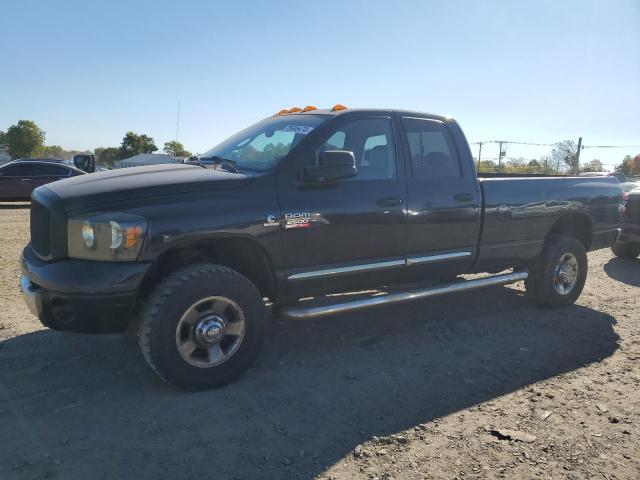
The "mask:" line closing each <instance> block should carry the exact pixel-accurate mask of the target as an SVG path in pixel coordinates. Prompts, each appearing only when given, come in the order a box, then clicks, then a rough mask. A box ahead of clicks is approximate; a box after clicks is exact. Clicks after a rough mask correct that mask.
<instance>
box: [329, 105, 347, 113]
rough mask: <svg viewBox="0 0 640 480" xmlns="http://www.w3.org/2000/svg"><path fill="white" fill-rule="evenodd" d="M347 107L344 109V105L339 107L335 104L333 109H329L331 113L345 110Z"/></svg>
mask: <svg viewBox="0 0 640 480" xmlns="http://www.w3.org/2000/svg"><path fill="white" fill-rule="evenodd" d="M346 109H347V107H345V106H344V105H340V104H339V103H336V104H335V105H334V106H333V108H332V109H331V111H332V112H337V111H338V110H346Z"/></svg>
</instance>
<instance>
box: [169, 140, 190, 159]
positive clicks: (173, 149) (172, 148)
mask: <svg viewBox="0 0 640 480" xmlns="http://www.w3.org/2000/svg"><path fill="white" fill-rule="evenodd" d="M162 150H163V151H164V153H166V154H167V155H171V156H172V157H190V156H191V152H189V151H188V150H185V148H184V145H182V144H181V143H180V142H178V141H177V140H171V141H170V142H165V144H164V148H163V149H162Z"/></svg>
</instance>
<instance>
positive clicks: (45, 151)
mask: <svg viewBox="0 0 640 480" xmlns="http://www.w3.org/2000/svg"><path fill="white" fill-rule="evenodd" d="M35 153H36V155H38V156H39V157H44V158H56V159H58V160H64V159H65V158H68V152H67V151H66V150H65V149H64V148H62V147H61V146H59V145H43V146H42V147H40V148H39V149H38V151H37V152H35Z"/></svg>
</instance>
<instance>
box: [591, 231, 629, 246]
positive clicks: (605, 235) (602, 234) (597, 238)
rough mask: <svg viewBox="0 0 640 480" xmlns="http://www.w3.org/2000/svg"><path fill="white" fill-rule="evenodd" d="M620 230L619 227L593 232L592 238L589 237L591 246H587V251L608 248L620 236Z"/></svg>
mask: <svg viewBox="0 0 640 480" xmlns="http://www.w3.org/2000/svg"><path fill="white" fill-rule="evenodd" d="M621 231H622V229H621V228H613V229H610V230H602V231H599V232H594V233H593V238H592V239H591V247H590V248H589V251H593V250H600V249H601V248H609V247H610V246H611V245H613V244H614V243H616V240H617V239H618V238H619V237H620V233H621Z"/></svg>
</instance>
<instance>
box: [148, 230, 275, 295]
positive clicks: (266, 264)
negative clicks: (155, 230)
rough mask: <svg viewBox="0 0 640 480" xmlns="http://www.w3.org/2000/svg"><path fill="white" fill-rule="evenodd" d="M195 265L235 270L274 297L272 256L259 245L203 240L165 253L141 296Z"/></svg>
mask: <svg viewBox="0 0 640 480" xmlns="http://www.w3.org/2000/svg"><path fill="white" fill-rule="evenodd" d="M194 263H217V264H219V265H224V266H225V267H229V268H232V269H233V270H235V271H237V272H239V273H241V274H242V275H244V276H245V277H247V278H248V279H249V280H251V282H253V284H254V285H255V286H256V287H257V288H258V290H259V291H260V294H261V295H263V296H264V297H268V298H271V299H273V298H274V297H275V293H276V291H275V280H274V277H273V274H272V272H273V269H272V267H271V261H270V260H269V256H268V255H267V253H266V252H265V250H264V249H263V248H262V247H261V246H260V245H259V244H258V243H257V242H255V241H253V240H250V239H247V238H238V237H229V238H215V239H208V240H201V241H197V242H194V243H190V244H187V245H181V246H176V247H174V248H172V249H170V250H168V251H166V252H164V253H163V254H162V255H161V256H160V257H159V258H158V260H157V261H156V262H155V263H154V265H153V267H152V269H151V270H150V271H149V273H148V274H147V276H146V277H145V280H144V282H143V285H142V288H141V290H142V292H141V294H142V296H146V295H147V294H148V293H149V292H150V291H151V290H152V289H153V288H154V287H155V286H156V285H157V284H158V283H159V282H160V281H161V280H162V278H164V277H166V276H167V275H168V274H170V273H171V272H173V271H175V270H177V269H179V268H182V267H185V266H187V265H191V264H194Z"/></svg>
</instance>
